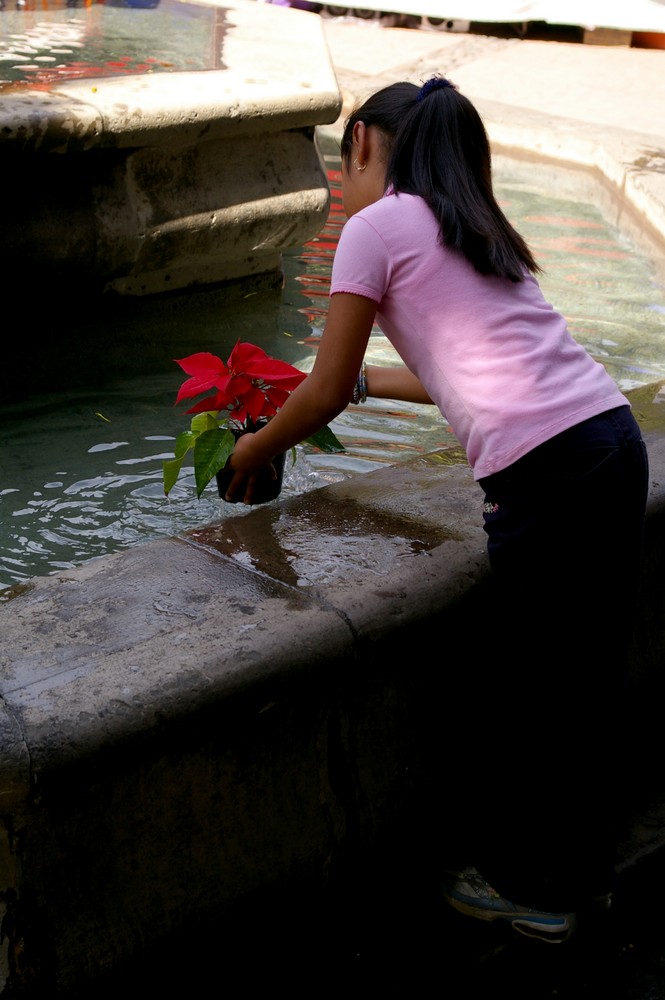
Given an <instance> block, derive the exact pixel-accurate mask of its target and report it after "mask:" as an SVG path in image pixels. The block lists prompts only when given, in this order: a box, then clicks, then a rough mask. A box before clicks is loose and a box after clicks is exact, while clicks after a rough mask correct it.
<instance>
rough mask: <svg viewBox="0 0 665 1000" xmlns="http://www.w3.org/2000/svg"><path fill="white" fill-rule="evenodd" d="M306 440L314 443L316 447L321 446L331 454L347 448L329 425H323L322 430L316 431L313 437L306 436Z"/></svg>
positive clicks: (308, 442)
mask: <svg viewBox="0 0 665 1000" xmlns="http://www.w3.org/2000/svg"><path fill="white" fill-rule="evenodd" d="M305 441H306V442H307V444H313V445H314V446H315V447H316V448H320V449H321V451H325V452H327V453H328V454H329V455H334V454H336V453H338V452H340V451H345V450H346V449H345V448H344V445H343V444H342V442H341V441H339V440H338V439H337V437H335V435H334V434H333V432H332V431H331V430H330V428H329V427H322V428H321V430H320V431H317V432H316V434H312V435H311V437H308V438H305Z"/></svg>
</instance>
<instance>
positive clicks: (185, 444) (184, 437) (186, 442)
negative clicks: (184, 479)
mask: <svg viewBox="0 0 665 1000" xmlns="http://www.w3.org/2000/svg"><path fill="white" fill-rule="evenodd" d="M197 437H198V434H192V432H191V431H183V432H182V434H178V436H177V438H176V439H175V448H174V452H175V457H176V458H179V459H180V460H181V461H182V459H183V458H184V457H185V455H186V454H187V452H188V451H189V449H190V448H193V447H194V445H195V443H196V439H197Z"/></svg>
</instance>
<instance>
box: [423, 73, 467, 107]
mask: <svg viewBox="0 0 665 1000" xmlns="http://www.w3.org/2000/svg"><path fill="white" fill-rule="evenodd" d="M444 87H450V88H451V90H457V87H456V86H455V84H454V83H451V82H450V80H446V78H445V76H433V77H431V78H430V79H429V80H426V81H425V83H424V84H423V85H422V87H421V88H420V93H419V94H418V97H417V98H416V100H417V101H424V100H425V98H426V97H427V96H428V95H429V94H431V93H432V91H434V90H442V89H443V88H444Z"/></svg>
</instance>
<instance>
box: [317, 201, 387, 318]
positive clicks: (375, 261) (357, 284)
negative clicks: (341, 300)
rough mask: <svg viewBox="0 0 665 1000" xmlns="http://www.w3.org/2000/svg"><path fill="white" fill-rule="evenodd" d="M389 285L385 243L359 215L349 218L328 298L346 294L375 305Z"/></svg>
mask: <svg viewBox="0 0 665 1000" xmlns="http://www.w3.org/2000/svg"><path fill="white" fill-rule="evenodd" d="M389 284H390V258H389V254H388V250H387V248H386V245H385V243H384V241H383V240H382V238H381V237H380V236H379V234H378V233H377V231H376V229H375V228H374V227H373V226H372V225H371V223H369V222H367V220H365V219H363V218H362V216H361V215H354V216H352V217H351V218H350V219H349V220H348V222H347V223H346V225H345V226H344V229H343V230H342V234H341V236H340V238H339V243H338V245H337V251H336V253H335V259H334V261H333V267H332V277H331V281H330V294H331V295H334V294H335V292H348V293H350V294H352V295H362V296H364V297H365V298H369V299H372V300H373V301H374V302H376V303H377V304H378V303H380V302H381V300H382V298H383V296H384V294H385V292H386V290H387V288H388V285H389Z"/></svg>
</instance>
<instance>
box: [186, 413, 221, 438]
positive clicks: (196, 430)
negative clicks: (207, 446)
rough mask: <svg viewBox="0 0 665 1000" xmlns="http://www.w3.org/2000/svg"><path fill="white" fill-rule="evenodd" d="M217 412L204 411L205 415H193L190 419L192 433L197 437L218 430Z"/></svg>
mask: <svg viewBox="0 0 665 1000" xmlns="http://www.w3.org/2000/svg"><path fill="white" fill-rule="evenodd" d="M218 412H219V411H218V410H206V411H205V413H195V414H194V416H193V417H192V423H191V428H192V433H193V434H194V435H196V436H197V437H198V435H199V434H203V432H204V431H212V430H215V429H218V428H219V424H218V423H217V414H218Z"/></svg>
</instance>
